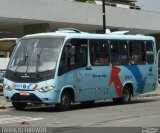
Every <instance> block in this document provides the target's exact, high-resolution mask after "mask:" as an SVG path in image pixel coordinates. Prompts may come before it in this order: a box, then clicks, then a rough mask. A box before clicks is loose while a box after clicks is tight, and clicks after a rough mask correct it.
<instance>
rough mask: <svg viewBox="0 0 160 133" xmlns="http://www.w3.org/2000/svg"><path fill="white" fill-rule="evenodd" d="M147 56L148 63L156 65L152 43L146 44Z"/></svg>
mask: <svg viewBox="0 0 160 133" xmlns="http://www.w3.org/2000/svg"><path fill="white" fill-rule="evenodd" d="M146 55H147V63H148V64H153V63H154V55H153V42H151V41H147V42H146Z"/></svg>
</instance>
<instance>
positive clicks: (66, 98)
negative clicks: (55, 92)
mask: <svg viewBox="0 0 160 133" xmlns="http://www.w3.org/2000/svg"><path fill="white" fill-rule="evenodd" d="M71 102H72V100H71V95H70V93H69V92H67V91H65V92H63V93H62V96H61V103H60V104H56V108H57V109H58V110H59V111H67V110H69V109H70V108H71Z"/></svg>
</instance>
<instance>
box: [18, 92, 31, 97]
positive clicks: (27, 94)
mask: <svg viewBox="0 0 160 133" xmlns="http://www.w3.org/2000/svg"><path fill="white" fill-rule="evenodd" d="M20 95H21V96H29V92H20Z"/></svg>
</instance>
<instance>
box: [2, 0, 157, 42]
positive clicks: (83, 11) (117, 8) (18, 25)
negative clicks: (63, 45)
mask: <svg viewBox="0 0 160 133" xmlns="http://www.w3.org/2000/svg"><path fill="white" fill-rule="evenodd" d="M152 1H154V2H152ZM152 1H151V0H106V25H107V28H108V29H111V30H112V31H116V30H128V31H130V33H131V34H147V35H153V36H155V37H156V40H157V42H158V43H157V44H160V37H159V33H160V24H159V22H160V12H159V11H160V10H159V7H158V5H159V4H157V2H158V3H159V1H158V0H152ZM0 3H1V4H0V38H5V37H7V38H8V37H21V36H23V35H26V34H32V33H39V32H48V31H54V30H56V29H57V28H63V27H71V28H77V29H80V30H82V31H87V32H92V33H101V32H102V27H103V26H102V5H101V0H97V1H96V3H97V4H87V3H82V2H75V1H74V0H38V1H37V0H0ZM149 5H150V6H149ZM155 7H156V8H155ZM155 9H156V10H155Z"/></svg>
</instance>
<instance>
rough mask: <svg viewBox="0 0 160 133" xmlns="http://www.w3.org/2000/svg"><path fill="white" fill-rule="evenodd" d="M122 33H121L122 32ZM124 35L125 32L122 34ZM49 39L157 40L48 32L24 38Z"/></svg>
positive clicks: (138, 37)
mask: <svg viewBox="0 0 160 133" xmlns="http://www.w3.org/2000/svg"><path fill="white" fill-rule="evenodd" d="M120 33H121V32H120ZM122 33H123V32H122ZM48 37H62V38H66V39H69V38H85V39H125V40H155V39H154V37H152V36H145V35H140V34H137V35H126V34H115V33H114V32H113V33H112V32H111V33H109V34H92V33H86V32H69V31H67V32H66V31H65V32H63V31H60V32H48V33H38V34H31V35H27V36H24V37H23V39H27V38H48Z"/></svg>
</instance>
